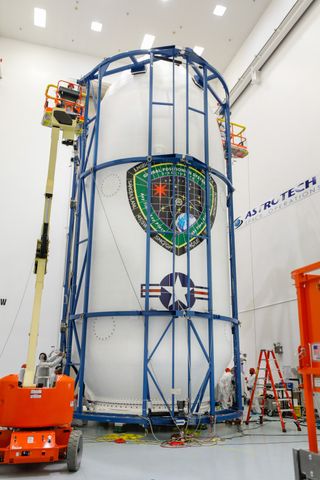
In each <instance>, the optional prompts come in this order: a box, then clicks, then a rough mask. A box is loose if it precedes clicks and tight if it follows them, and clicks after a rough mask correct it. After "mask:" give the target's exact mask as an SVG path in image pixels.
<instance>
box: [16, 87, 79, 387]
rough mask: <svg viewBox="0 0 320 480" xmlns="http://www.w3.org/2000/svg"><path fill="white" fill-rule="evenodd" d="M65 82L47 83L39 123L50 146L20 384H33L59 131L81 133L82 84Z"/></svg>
mask: <svg viewBox="0 0 320 480" xmlns="http://www.w3.org/2000/svg"><path fill="white" fill-rule="evenodd" d="M64 83H66V82H59V83H58V86H57V87H55V86H52V85H50V86H49V87H48V88H47V91H46V104H45V107H46V108H45V115H44V118H43V122H42V123H43V125H45V126H49V127H51V146H50V157H49V166H48V174H47V183H46V190H45V203H44V213H43V223H42V231H41V238H40V240H38V241H37V249H36V256H35V265H34V273H35V274H36V282H35V292H34V300H33V309H32V318H31V326H30V333H29V345H28V354H27V362H26V370H25V375H24V380H23V387H32V386H34V377H35V370H36V349H37V342H38V335H39V322H40V312H41V300H42V291H43V285H44V277H45V274H46V267H47V261H48V252H49V225H50V216H51V205H52V198H53V187H54V177H55V170H56V160H57V151H58V142H59V137H60V131H62V137H63V143H64V144H66V145H73V143H74V141H75V138H76V136H77V135H79V134H80V133H81V128H82V122H83V117H82V111H83V105H82V102H81V100H82V90H81V87H79V86H78V85H76V84H70V83H68V84H67V85H68V86H67V87H65V86H64ZM52 87H54V88H55V89H56V95H55V97H51V96H49V94H48V91H49V89H50V88H52ZM48 99H52V100H54V107H53V108H50V107H48Z"/></svg>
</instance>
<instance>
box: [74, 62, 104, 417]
mask: <svg viewBox="0 0 320 480" xmlns="http://www.w3.org/2000/svg"><path fill="white" fill-rule="evenodd" d="M101 85H102V71H101V69H99V76H98V92H97V97H98V99H97V109H96V120H95V139H94V153H93V161H92V168H93V172H92V178H91V194H90V214H89V228H88V244H87V264H86V272H85V285H84V299H83V319H82V332H81V357H80V368H79V396H78V410H79V411H80V412H82V407H83V392H84V371H85V354H86V342H87V323H88V316H87V315H88V307H89V296H90V273H91V258H92V241H93V223H94V204H95V192H96V170H95V167H96V165H97V160H98V145H99V124H100V105H101Z"/></svg>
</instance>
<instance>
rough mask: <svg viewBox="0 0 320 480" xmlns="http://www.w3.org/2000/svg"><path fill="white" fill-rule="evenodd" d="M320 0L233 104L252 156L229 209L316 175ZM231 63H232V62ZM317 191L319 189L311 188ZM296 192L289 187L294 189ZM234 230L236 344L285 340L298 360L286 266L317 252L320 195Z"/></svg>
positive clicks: (291, 358) (238, 175) (237, 173)
mask: <svg viewBox="0 0 320 480" xmlns="http://www.w3.org/2000/svg"><path fill="white" fill-rule="evenodd" d="M319 44H320V2H315V4H314V5H313V6H312V7H311V8H310V9H309V10H308V12H307V13H306V14H305V16H304V17H303V18H302V19H301V21H300V22H299V24H298V25H297V26H296V28H295V29H294V31H292V32H291V33H290V35H289V36H288V37H287V39H286V40H285V41H284V42H283V44H282V45H281V46H280V47H279V48H278V50H277V52H276V53H275V54H274V56H273V57H272V58H271V59H270V61H269V62H268V63H267V65H266V66H265V67H264V68H263V70H262V79H261V84H259V85H254V86H250V87H249V88H248V89H247V90H246V92H245V93H244V94H243V95H242V96H241V98H240V99H239V100H238V101H237V102H236V104H235V105H234V107H233V109H232V114H233V119H234V121H238V122H240V123H243V124H245V125H246V126H247V136H248V145H249V150H250V156H249V157H247V158H246V159H244V160H238V161H237V163H236V165H235V166H234V182H235V187H236V194H235V216H236V217H237V216H241V217H242V218H243V216H244V215H245V214H246V212H247V211H248V210H250V209H252V208H254V207H256V206H259V205H262V204H263V203H264V202H266V201H267V200H270V199H272V198H274V197H275V196H277V195H279V194H281V193H282V192H285V191H286V190H288V188H290V187H294V186H295V185H298V184H299V183H300V182H302V181H304V180H306V179H307V178H311V177H313V176H314V175H318V183H319V181H320V161H319V160H320V158H319V112H320V95H319V85H320V57H319V52H318V50H319ZM230 69H231V67H230ZM317 191H319V190H317ZM296 195H297V192H295V196H296ZM290 200H292V203H288V206H287V208H284V209H281V210H279V211H277V212H275V213H273V215H270V216H266V217H264V218H262V219H259V220H257V221H256V222H254V223H252V224H250V225H247V226H242V227H240V228H239V229H238V230H236V243H237V264H238V290H239V310H240V320H241V322H242V328H241V346H242V351H244V352H247V353H248V355H249V361H248V366H252V365H255V364H256V361H257V356H258V352H259V350H260V349H261V348H272V344H273V342H276V341H280V342H281V343H282V344H283V345H284V354H283V359H282V362H283V364H284V365H288V364H291V365H296V364H297V355H296V350H297V346H298V344H299V330H298V323H297V307H296V301H295V298H296V293H295V288H294V286H293V281H292V280H291V276H290V273H291V271H292V270H294V269H295V268H298V267H301V266H304V265H306V264H309V263H312V262H315V261H318V260H319V259H320V195H318V194H316V193H314V194H313V195H311V196H306V198H305V199H303V200H301V201H298V202H296V201H294V200H295V198H294V197H292V198H291V199H290Z"/></svg>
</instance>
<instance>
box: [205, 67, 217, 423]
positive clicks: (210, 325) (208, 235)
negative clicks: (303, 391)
mask: <svg viewBox="0 0 320 480" xmlns="http://www.w3.org/2000/svg"><path fill="white" fill-rule="evenodd" d="M203 102H204V105H203V111H204V118H203V121H204V161H205V164H206V166H207V167H209V163H210V152H209V119H208V71H207V66H204V67H203ZM205 178H206V182H205V185H206V194H205V197H206V199H205V206H206V242H207V279H208V312H209V314H210V316H209V318H208V344H209V390H210V414H211V415H214V414H215V392H214V343H213V342H214V338H213V291H212V253H211V218H210V207H211V190H210V189H211V187H210V172H209V168H207V169H206V175H205Z"/></svg>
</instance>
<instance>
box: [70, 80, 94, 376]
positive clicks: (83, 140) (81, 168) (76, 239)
mask: <svg viewBox="0 0 320 480" xmlns="http://www.w3.org/2000/svg"><path fill="white" fill-rule="evenodd" d="M90 86H91V84H90V82H89V81H87V82H86V92H87V97H86V106H85V120H86V119H87V118H88V112H89V97H90ZM87 135H88V126H87V125H86V122H85V124H84V128H83V132H82V135H81V137H80V139H79V154H80V158H79V160H80V162H79V175H78V178H77V181H78V189H77V190H78V195H77V206H76V216H75V217H76V218H75V227H74V228H75V231H74V238H73V255H72V279H71V285H70V289H71V292H70V296H69V303H70V305H69V319H68V327H67V332H68V338H67V351H66V366H65V373H66V375H69V374H70V367H71V364H72V359H71V356H72V337H73V329H74V328H75V326H74V322H72V321H71V319H70V315H74V314H75V298H76V292H77V276H78V261H79V240H80V231H81V213H82V196H83V181H82V180H81V179H80V174H81V173H82V172H83V171H84V169H85V167H86V165H85V162H84V160H85V156H86V141H87ZM72 228H73V226H72ZM70 234H71V231H70V230H69V235H70Z"/></svg>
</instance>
